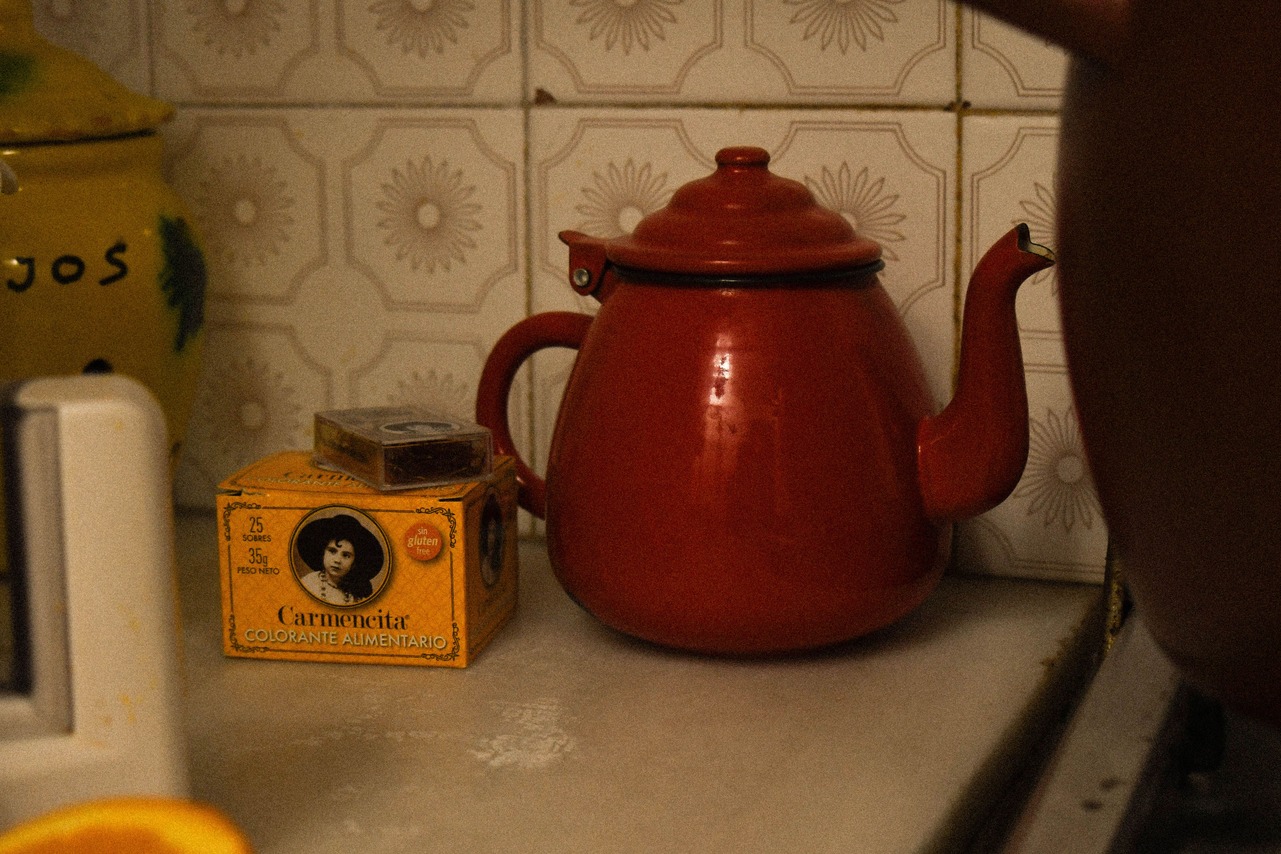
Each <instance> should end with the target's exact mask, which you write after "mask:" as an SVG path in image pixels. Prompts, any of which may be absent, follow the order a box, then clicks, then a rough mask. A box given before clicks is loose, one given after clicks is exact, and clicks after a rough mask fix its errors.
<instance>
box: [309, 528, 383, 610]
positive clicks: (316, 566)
mask: <svg viewBox="0 0 1281 854" xmlns="http://www.w3.org/2000/svg"><path fill="white" fill-rule="evenodd" d="M294 547H295V548H296V549H297V550H298V556H299V557H300V558H302V562H303V563H304V564H306V566H307V568H308V569H310V570H311V571H310V572H308V573H307V574H305V575H303V576H302V577H301V578H300V579H299V580H300V581H301V583H302V586H303V588H304V589H306V591H307V592H308V593H310V594H311V595H312V596H314V597H316V598H317V599H319V600H320V601H322V602H327V603H329V604H331V605H355V604H358V603H360V602H362V601H364V600H365V599H368V598H369V597H370V596H373V595H374V588H373V580H374V578H375V577H376V576H377V575H378V573H379V572H381V571H382V568H383V561H384V559H385V557H386V555H385V554H384V551H383V546H382V543H380V542H379V541H378V538H377V537H376V536H374V534H373V533H372V532H371V531H370V530H369V529H368V528H366V527H365V526H364V525H362V524H361V523H360V521H359V520H357V519H356V517H354V516H349V515H347V514H342V513H340V514H337V515H334V516H326V517H323V518H320V519H314V520H312V521H310V522H308V523H306V524H305V525H303V526H302V528H301V529H300V530H299V531H298V535H297V537H295V539H294Z"/></svg>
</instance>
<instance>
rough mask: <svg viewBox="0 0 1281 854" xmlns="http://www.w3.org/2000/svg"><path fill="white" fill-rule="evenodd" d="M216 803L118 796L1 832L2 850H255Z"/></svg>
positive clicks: (47, 853)
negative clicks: (217, 807) (207, 803)
mask: <svg viewBox="0 0 1281 854" xmlns="http://www.w3.org/2000/svg"><path fill="white" fill-rule="evenodd" d="M252 852H253V848H252V847H251V846H250V844H249V841H248V840H247V839H246V838H245V836H244V834H243V833H241V831H240V829H239V828H237V827H236V826H235V825H234V824H232V822H231V820H230V819H228V818H227V817H226V816H224V815H223V814H222V813H221V812H219V811H217V810H215V809H213V808H212V807H209V806H205V805H203V804H198V803H194V802H192V801H183V800H176V799H170V798H112V799H107V800H98V801H89V802H86V803H82V804H76V805H75V806H71V807H66V808H65V809H60V810H56V811H54V812H51V813H48V814H46V815H43V816H40V817H39V818H35V819H32V820H31V821H28V822H25V823H23V824H20V825H18V826H17V827H14V828H13V829H11V830H9V831H6V832H5V833H4V834H0V854H252Z"/></svg>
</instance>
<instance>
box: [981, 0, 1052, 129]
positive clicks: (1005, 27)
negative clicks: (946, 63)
mask: <svg viewBox="0 0 1281 854" xmlns="http://www.w3.org/2000/svg"><path fill="white" fill-rule="evenodd" d="M960 56H961V63H962V80H963V81H964V82H963V84H962V92H961V95H962V97H963V98H964V99H965V101H966V102H968V103H969V104H970V105H971V106H973V107H976V108H983V109H993V108H1006V109H1051V110H1052V109H1057V108H1058V106H1059V103H1060V101H1061V100H1062V97H1063V76H1064V74H1065V73H1066V71H1067V54H1066V53H1065V52H1064V51H1063V50H1061V49H1060V48H1058V47H1055V46H1054V45H1050V44H1047V43H1046V42H1044V41H1042V40H1040V39H1038V38H1034V37H1033V36H1030V35H1028V34H1026V33H1024V32H1021V31H1019V30H1016V29H1015V28H1014V27H1011V26H1010V25H1009V24H1006V23H1004V22H1002V21H998V20H996V19H995V18H992V17H990V16H988V15H983V14H980V13H978V12H975V11H973V10H971V9H966V10H965V11H964V12H963V13H962V18H961V40H960Z"/></svg>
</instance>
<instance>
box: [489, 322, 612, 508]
mask: <svg viewBox="0 0 1281 854" xmlns="http://www.w3.org/2000/svg"><path fill="white" fill-rule="evenodd" d="M591 324H592V317H591V315H588V314H579V313H577V312H572V311H546V312H543V313H542V314H535V315H533V316H531V317H527V318H525V319H524V320H522V321H520V322H519V323H517V324H516V325H515V326H513V327H512V328H511V329H508V330H507V331H506V332H504V333H503V335H502V337H501V338H499V339H498V342H497V343H496V344H494V349H493V350H491V351H490V353H489V358H487V359H486V360H485V368H484V370H483V371H481V374H480V385H479V386H478V387H477V389H476V421H477V422H478V423H480V424H482V425H483V426H485V427H488V428H489V429H490V431H492V433H493V436H494V450H495V451H496V452H497V453H500V454H506V455H507V456H510V457H512V459H513V461H514V462H515V464H516V482H517V484H519V486H520V492H519V496H518V501H519V503H520V506H521V507H524V508H525V509H526V510H528V511H529V512H530V513H533V514H534V515H535V516H537V517H538V518H539V519H543V518H546V513H547V509H546V508H547V483H546V482H545V481H544V480H543V479H542V478H541V477H539V476H538V475H537V474H535V473H534V470H533V469H532V468H530V467H529V464H528V463H526V462H525V460H524V459H523V458H522V457H521V455H520V452H519V451H517V450H516V443H515V442H513V441H512V432H511V425H510V424H509V423H508V420H507V403H508V398H509V397H510V396H511V390H512V381H513V380H514V379H515V378H516V372H517V371H518V370H520V366H521V365H523V364H524V363H525V360H526V359H528V358H529V357H530V356H532V355H534V353H536V352H538V351H539V350H545V349H547V348H548V347H568V348H569V349H571V350H577V349H578V348H579V347H580V346H581V345H582V343H583V337H584V336H585V335H586V334H587V329H588V327H590V326H591Z"/></svg>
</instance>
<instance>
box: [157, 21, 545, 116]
mask: <svg viewBox="0 0 1281 854" xmlns="http://www.w3.org/2000/svg"><path fill="white" fill-rule="evenodd" d="M155 5H156V9H155V30H154V32H155V33H156V45H155V49H156V79H157V89H158V92H159V94H160V95H161V96H162V97H166V98H171V99H174V100H179V101H181V100H200V101H208V100H210V99H214V100H228V99H230V100H233V101H238V102H252V103H260V102H265V103H297V102H305V103H315V102H317V101H320V102H324V103H344V102H360V101H367V102H377V103H396V102H399V101H402V100H411V101H418V102H423V101H424V100H430V101H432V102H434V103H442V102H452V101H463V102H468V103H506V104H516V103H518V101H519V96H520V91H521V86H520V84H521V78H520V65H521V58H520V51H519V47H518V46H519V43H520V39H519V29H518V28H519V18H520V15H519V10H518V7H517V6H516V5H515V4H513V2H512V0H492V1H491V2H479V0H436V2H421V0H368V2H365V0H362V2H352V0H336V2H326V3H321V2H320V0H293V2H290V3H288V4H286V3H284V2H281V0H227V1H226V2H224V0H163V2H159V0H158V2H156V4H155Z"/></svg>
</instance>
